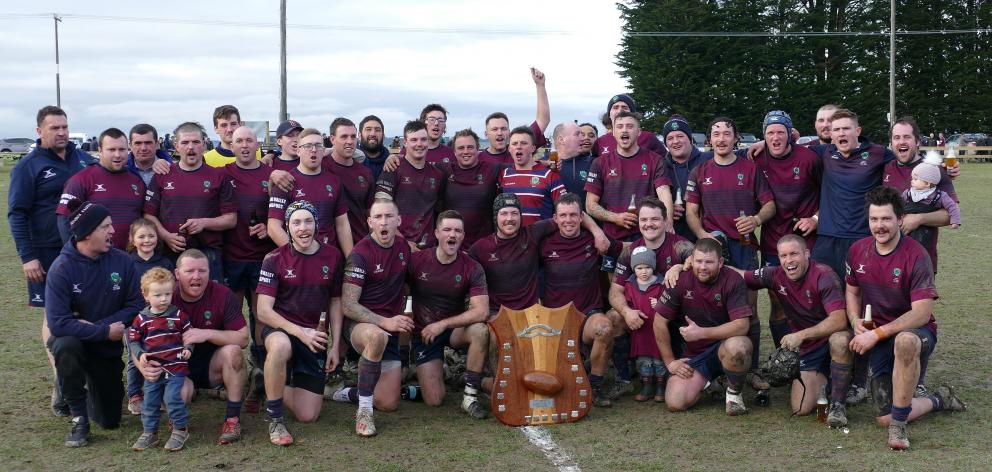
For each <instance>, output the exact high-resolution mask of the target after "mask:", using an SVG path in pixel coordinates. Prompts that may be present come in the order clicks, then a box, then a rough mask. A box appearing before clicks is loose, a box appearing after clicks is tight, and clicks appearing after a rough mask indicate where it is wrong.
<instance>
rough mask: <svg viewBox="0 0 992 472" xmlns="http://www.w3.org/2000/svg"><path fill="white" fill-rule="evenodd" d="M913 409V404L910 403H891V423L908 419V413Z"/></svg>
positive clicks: (903, 421)
mask: <svg viewBox="0 0 992 472" xmlns="http://www.w3.org/2000/svg"><path fill="white" fill-rule="evenodd" d="M911 411H913V404H912V403H910V404H909V406H895V405H892V422H893V423H905V422H906V420H907V419H909V413H910V412H911Z"/></svg>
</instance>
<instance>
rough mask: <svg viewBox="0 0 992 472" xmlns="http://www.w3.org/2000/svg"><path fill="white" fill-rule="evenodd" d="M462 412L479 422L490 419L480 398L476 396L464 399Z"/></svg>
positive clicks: (467, 396)
mask: <svg viewBox="0 0 992 472" xmlns="http://www.w3.org/2000/svg"><path fill="white" fill-rule="evenodd" d="M462 411H464V412H465V413H467V414H468V416H471V417H472V418H475V419H477V420H484V419H486V418H488V417H489V412H488V411H486V409H485V408H483V407H482V403H480V402H479V398H478V397H476V396H474V395H465V396H463V397H462Z"/></svg>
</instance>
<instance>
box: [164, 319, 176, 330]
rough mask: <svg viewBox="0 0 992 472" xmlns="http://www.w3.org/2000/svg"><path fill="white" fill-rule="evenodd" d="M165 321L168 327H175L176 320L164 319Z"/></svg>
mask: <svg viewBox="0 0 992 472" xmlns="http://www.w3.org/2000/svg"><path fill="white" fill-rule="evenodd" d="M166 323H168V325H169V329H176V322H175V321H172V320H166Z"/></svg>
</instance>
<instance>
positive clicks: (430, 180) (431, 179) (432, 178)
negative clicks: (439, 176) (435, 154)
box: [428, 159, 448, 188]
mask: <svg viewBox="0 0 992 472" xmlns="http://www.w3.org/2000/svg"><path fill="white" fill-rule="evenodd" d="M444 162H448V160H447V159H445V160H444ZM428 180H429V182H430V183H431V184H430V185H431V188H434V184H435V183H436V182H435V181H434V177H431V178H430V179H428Z"/></svg>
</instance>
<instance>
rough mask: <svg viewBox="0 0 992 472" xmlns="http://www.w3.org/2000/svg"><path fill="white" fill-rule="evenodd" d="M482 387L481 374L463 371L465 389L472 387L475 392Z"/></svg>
mask: <svg viewBox="0 0 992 472" xmlns="http://www.w3.org/2000/svg"><path fill="white" fill-rule="evenodd" d="M481 385H482V373H481V372H476V371H474V370H468V369H465V387H472V388H474V389H476V390H478V389H479V387H480V386H481Z"/></svg>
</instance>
